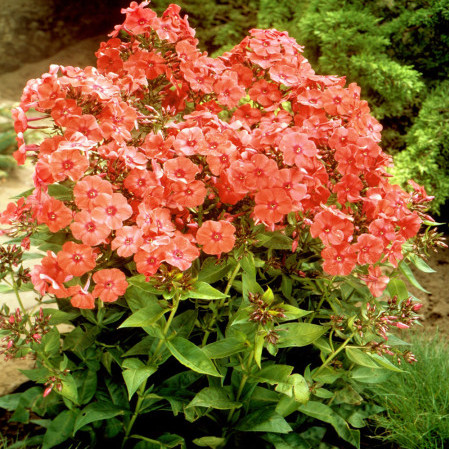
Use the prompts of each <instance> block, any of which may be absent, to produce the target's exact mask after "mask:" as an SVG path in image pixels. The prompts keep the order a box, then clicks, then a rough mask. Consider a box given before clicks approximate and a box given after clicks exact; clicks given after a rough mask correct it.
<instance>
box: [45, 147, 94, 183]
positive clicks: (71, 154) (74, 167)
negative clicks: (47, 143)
mask: <svg viewBox="0 0 449 449" xmlns="http://www.w3.org/2000/svg"><path fill="white" fill-rule="evenodd" d="M88 167H89V161H88V160H87V158H86V157H85V156H83V155H82V154H81V153H80V152H79V150H58V151H55V152H54V153H53V154H52V155H51V156H50V170H51V172H52V175H53V178H54V180H55V181H64V179H67V178H70V179H71V180H72V181H78V179H80V178H81V177H82V176H83V174H84V172H85V171H86V170H87V168H88Z"/></svg>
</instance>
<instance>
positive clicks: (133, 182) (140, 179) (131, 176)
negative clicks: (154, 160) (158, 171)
mask: <svg viewBox="0 0 449 449" xmlns="http://www.w3.org/2000/svg"><path fill="white" fill-rule="evenodd" d="M158 184H159V183H158V180H157V178H156V175H155V174H154V173H153V172H150V171H148V170H141V169H138V168H133V169H132V170H131V171H130V172H129V173H128V176H127V177H126V178H125V181H124V182H123V185H124V186H125V188H126V189H127V190H128V191H130V192H131V193H134V195H136V196H138V197H139V198H142V197H143V195H144V193H145V191H146V190H147V189H148V188H149V187H155V186H157V185H158Z"/></svg>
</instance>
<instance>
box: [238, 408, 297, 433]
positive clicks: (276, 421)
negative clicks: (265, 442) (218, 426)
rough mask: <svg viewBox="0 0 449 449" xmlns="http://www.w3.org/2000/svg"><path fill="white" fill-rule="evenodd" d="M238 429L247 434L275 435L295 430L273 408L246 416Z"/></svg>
mask: <svg viewBox="0 0 449 449" xmlns="http://www.w3.org/2000/svg"><path fill="white" fill-rule="evenodd" d="M237 429H238V430H243V431H246V432H273V433H289V432H291V431H292V430H293V429H292V428H291V427H290V425H289V424H288V422H287V421H286V420H285V419H284V418H283V417H282V416H281V415H279V414H278V413H277V412H276V411H275V410H274V409H273V408H272V407H265V408H263V409H259V410H256V411H255V412H253V413H251V414H250V415H247V416H245V417H244V418H243V419H242V420H241V421H240V422H239V423H238V424H237Z"/></svg>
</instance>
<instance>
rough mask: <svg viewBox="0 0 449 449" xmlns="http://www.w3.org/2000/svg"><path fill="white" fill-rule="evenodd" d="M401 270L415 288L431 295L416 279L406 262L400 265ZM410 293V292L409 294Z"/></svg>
mask: <svg viewBox="0 0 449 449" xmlns="http://www.w3.org/2000/svg"><path fill="white" fill-rule="evenodd" d="M399 269H400V270H401V271H402V274H403V275H404V276H405V277H406V278H407V279H408V281H409V282H410V284H412V285H413V287H416V288H417V289H418V290H421V291H422V292H424V293H429V291H428V290H426V289H425V288H424V287H423V286H422V285H421V284H420V283H419V282H418V281H417V280H416V278H415V275H414V274H413V271H412V270H411V269H410V267H409V266H408V265H407V263H406V262H404V261H402V262H401V263H400V264H399ZM407 293H408V292H407Z"/></svg>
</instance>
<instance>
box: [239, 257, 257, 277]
mask: <svg viewBox="0 0 449 449" xmlns="http://www.w3.org/2000/svg"><path fill="white" fill-rule="evenodd" d="M240 265H241V266H242V269H243V271H244V272H245V273H246V274H247V275H248V276H249V277H251V278H253V279H256V266H255V263H254V255H253V253H246V254H245V255H244V256H243V257H242V258H241V259H240Z"/></svg>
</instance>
